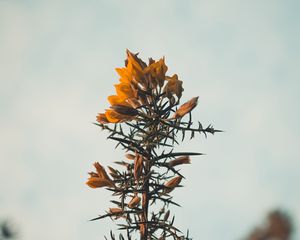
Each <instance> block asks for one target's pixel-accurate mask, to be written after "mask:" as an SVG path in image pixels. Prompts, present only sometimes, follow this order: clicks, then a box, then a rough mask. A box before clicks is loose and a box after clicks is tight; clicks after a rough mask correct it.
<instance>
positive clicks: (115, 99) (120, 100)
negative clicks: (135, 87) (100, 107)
mask: <svg viewBox="0 0 300 240" xmlns="http://www.w3.org/2000/svg"><path fill="white" fill-rule="evenodd" d="M107 100H108V102H109V103H110V105H111V106H114V105H124V106H128V107H130V104H129V103H127V102H126V98H125V97H120V96H117V95H111V96H108V97H107Z"/></svg>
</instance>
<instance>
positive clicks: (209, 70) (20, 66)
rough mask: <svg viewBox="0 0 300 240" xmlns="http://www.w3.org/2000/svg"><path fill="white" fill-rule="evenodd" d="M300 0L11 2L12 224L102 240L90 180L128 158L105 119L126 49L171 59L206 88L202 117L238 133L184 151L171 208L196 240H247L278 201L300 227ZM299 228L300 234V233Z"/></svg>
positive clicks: (8, 140)
mask: <svg viewBox="0 0 300 240" xmlns="http://www.w3.org/2000/svg"><path fill="white" fill-rule="evenodd" d="M299 3H300V2H299V1H297V0H295V1H289V0H286V1H279V0H278V1H276V0H272V1H271V0H269V1H261V0H257V1H256V0H254V1H238V0H236V1H234V0H229V1H222V0H219V1H217V0H210V1H196V0H195V1H191V0H190V1H189V0H188V1H179V0H178V1H177V0H172V1H171V0H164V1H159V0H155V1H137V0H135V1H130V0H128V1H124V0H119V1H95V0H92V1H74V0H73V1H68V0H57V1H55V0H51V1H50V0H49V1H34V0H31V1H29V0H28V1H24V0H23V1H21V0H20V1H17V0H1V1H0V81H1V87H0V93H1V95H0V115H1V117H0V145H1V151H0V161H1V162H0V163H1V167H0V191H1V194H0V214H1V216H0V218H3V217H7V218H9V219H11V220H12V221H13V222H14V223H15V224H16V226H17V228H18V230H19V232H20V239H22V240H35V239H43V240H53V239H57V240H59V239H64V240H67V239H72V240H83V239H89V240H96V239H103V235H105V234H108V233H109V229H110V228H113V226H114V224H113V223H111V222H110V221H108V220H107V221H105V220H104V221H102V222H101V221H98V222H92V223H91V222H88V220H89V219H91V218H93V217H95V216H97V215H98V214H101V213H103V212H104V211H105V210H106V209H107V208H108V207H109V206H110V205H109V200H110V195H109V193H108V192H107V191H105V190H104V189H100V190H93V189H89V188H88V187H87V186H86V185H85V184H84V182H85V181H86V178H87V172H88V171H90V170H91V169H92V163H93V162H94V161H100V162H101V163H102V164H104V165H108V164H109V165H113V164H112V162H113V161H116V160H122V158H123V152H122V151H121V149H118V150H114V144H113V143H112V142H109V141H107V140H106V134H105V132H101V131H100V130H99V129H98V128H97V127H96V126H94V125H93V124H92V123H93V122H94V121H95V116H96V114H97V113H98V112H101V111H103V110H104V109H105V108H106V107H108V103H107V100H106V97H107V96H108V95H111V94H112V93H113V92H114V89H113V84H115V83H116V82H117V81H118V76H117V74H116V73H115V71H114V68H115V67H120V66H122V65H123V62H124V59H125V49H126V48H128V49H130V50H131V51H133V52H140V56H141V57H142V58H144V59H147V58H148V57H153V58H156V59H157V58H159V57H161V56H165V57H166V63H167V65H168V66H169V71H168V73H169V74H170V75H171V74H174V73H177V74H178V75H179V77H180V79H182V80H183V81H184V88H185V91H184V93H183V98H182V100H188V99H189V98H191V97H192V96H199V105H198V107H197V108H196V109H195V110H194V118H195V119H199V120H200V121H201V122H202V123H203V124H204V125H206V124H210V123H211V124H213V125H214V126H215V127H216V128H219V129H223V130H225V132H224V133H222V134H217V135H215V136H209V137H208V138H207V139H205V138H204V137H199V138H196V139H195V140H193V141H192V142H188V143H184V144H183V145H182V146H181V147H180V149H184V150H186V151H200V152H204V153H206V155H204V156H201V157H194V158H193V159H192V165H189V166H184V167H183V169H182V173H183V174H185V175H186V176H187V179H186V180H185V181H183V184H184V185H185V186H186V187H185V188H180V189H178V190H176V191H174V195H175V196H174V197H175V200H177V201H178V202H180V203H181V205H182V206H183V207H182V208H181V209H178V208H172V210H173V211H174V212H175V213H176V221H177V222H176V223H177V226H178V227H180V228H181V229H187V228H189V229H190V233H191V236H192V237H194V239H209V240H237V239H241V238H242V237H243V236H245V235H247V233H248V232H249V231H250V230H251V228H252V227H253V226H254V225H256V224H259V223H260V222H261V220H262V218H263V216H264V215H265V214H266V213H267V212H268V211H269V210H271V209H274V208H277V207H280V208H283V209H285V210H286V211H288V212H289V213H290V214H291V216H292V217H293V219H294V221H295V225H296V228H299V227H300V205H299V202H300V191H299V182H300V174H299V169H300V153H299V147H300V146H299V142H300V128H299V122H300V107H299V100H300V96H299V92H300V73H299V66H300V61H299V54H300V48H299V42H300V33H299V31H300V28H299V23H300V22H299V20H300V17H299V10H300V9H299V7H300V4H299ZM299 238H300V234H299V232H297V234H296V235H295V236H294V239H299Z"/></svg>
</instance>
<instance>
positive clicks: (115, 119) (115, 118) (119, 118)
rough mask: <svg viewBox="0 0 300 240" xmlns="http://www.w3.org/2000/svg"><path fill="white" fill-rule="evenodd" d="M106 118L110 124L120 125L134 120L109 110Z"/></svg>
mask: <svg viewBox="0 0 300 240" xmlns="http://www.w3.org/2000/svg"><path fill="white" fill-rule="evenodd" d="M105 117H106V118H107V120H108V121H109V122H110V123H119V122H124V121H128V120H132V119H133V117H132V116H127V115H123V114H120V113H118V112H116V111H114V110H112V109H107V110H106V112H105Z"/></svg>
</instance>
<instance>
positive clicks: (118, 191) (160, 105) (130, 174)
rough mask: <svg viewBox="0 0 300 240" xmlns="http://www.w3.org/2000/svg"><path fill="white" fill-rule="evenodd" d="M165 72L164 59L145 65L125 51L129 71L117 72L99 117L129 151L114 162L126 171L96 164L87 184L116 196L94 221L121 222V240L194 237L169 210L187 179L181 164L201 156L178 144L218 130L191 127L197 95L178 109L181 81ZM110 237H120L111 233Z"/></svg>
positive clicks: (99, 123)
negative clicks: (181, 149) (112, 92)
mask: <svg viewBox="0 0 300 240" xmlns="http://www.w3.org/2000/svg"><path fill="white" fill-rule="evenodd" d="M167 69H168V67H167V66H166V64H165V59H164V58H161V59H160V60H158V61H154V60H153V59H152V58H150V59H149V63H148V64H146V63H145V62H143V61H142V60H141V59H140V58H138V54H133V53H131V52H130V51H128V50H127V59H126V61H125V67H124V68H117V69H116V71H117V72H118V74H119V75H120V83H119V84H116V85H115V88H116V95H112V96H109V97H108V101H109V103H110V108H109V109H107V110H106V111H105V113H100V114H99V115H98V116H97V122H98V123H96V125H98V126H99V127H101V128H102V129H104V130H107V131H108V132H109V136H108V139H112V140H114V141H116V142H117V146H121V147H122V148H123V149H124V150H125V151H126V155H125V158H126V159H125V158H124V160H123V161H119V162H116V163H117V164H119V165H121V166H123V167H124V170H118V169H115V168H112V167H108V169H109V173H107V172H106V170H105V169H104V167H103V166H102V165H101V164H100V163H98V162H96V163H94V167H95V169H96V172H91V173H89V175H90V177H89V178H88V181H87V185H88V186H89V187H91V188H101V187H106V188H107V189H108V190H109V191H111V192H112V195H113V196H115V197H116V198H115V199H114V200H112V201H111V202H112V203H113V204H114V206H113V207H112V208H110V209H109V210H108V211H107V212H106V214H104V215H100V216H99V217H96V218H94V219H92V220H98V219H102V218H107V217H109V218H111V219H113V220H119V221H120V223H119V224H118V226H119V229H120V230H125V231H126V232H125V233H123V234H122V233H120V234H119V237H118V238H119V239H120V240H122V239H128V240H130V239H132V240H133V239H136V238H137V236H139V239H140V240H150V239H151V240H152V239H160V240H163V239H169V238H170V239H176V240H177V239H190V238H189V236H188V234H187V235H186V236H185V235H184V234H182V232H181V231H180V230H179V229H178V228H176V227H175V226H174V216H173V217H171V214H170V210H168V207H169V205H170V204H173V205H177V206H179V204H177V203H176V202H174V201H173V199H172V197H171V195H170V193H171V192H172V191H173V190H174V189H175V188H177V187H180V183H181V181H182V179H183V178H184V176H183V175H182V174H181V173H180V172H179V170H178V169H177V168H178V166H179V165H181V164H189V163H190V156H191V155H201V153H197V152H176V151H174V146H175V145H176V144H179V141H178V137H180V139H181V140H182V141H183V140H184V139H185V137H186V136H187V134H189V137H190V138H194V136H195V134H196V133H203V134H205V136H206V135H207V133H211V134H214V133H215V132H219V130H215V129H214V128H213V127H212V126H211V125H209V126H208V127H206V128H203V126H202V124H201V123H200V122H198V123H197V125H196V127H195V126H194V125H193V122H192V115H191V111H192V110H193V109H194V108H195V107H196V106H197V101H198V97H194V98H192V99H191V100H189V101H188V102H186V103H184V104H182V105H181V106H180V105H179V104H180V98H181V96H182V92H183V87H182V81H180V80H179V79H178V76H177V75H176V74H174V75H173V76H168V75H166V73H167ZM137 233H139V234H137ZM110 238H111V239H112V240H114V239H116V236H115V235H114V234H113V233H112V231H111V233H110ZM106 239H107V238H106Z"/></svg>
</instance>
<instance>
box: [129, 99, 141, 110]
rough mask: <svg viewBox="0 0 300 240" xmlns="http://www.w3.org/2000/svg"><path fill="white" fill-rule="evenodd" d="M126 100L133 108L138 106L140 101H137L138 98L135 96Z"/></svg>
mask: <svg viewBox="0 0 300 240" xmlns="http://www.w3.org/2000/svg"><path fill="white" fill-rule="evenodd" d="M126 101H127V102H128V104H129V105H130V106H131V107H133V108H138V107H140V106H141V103H140V102H139V100H138V99H137V98H128V99H127V100H126Z"/></svg>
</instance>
